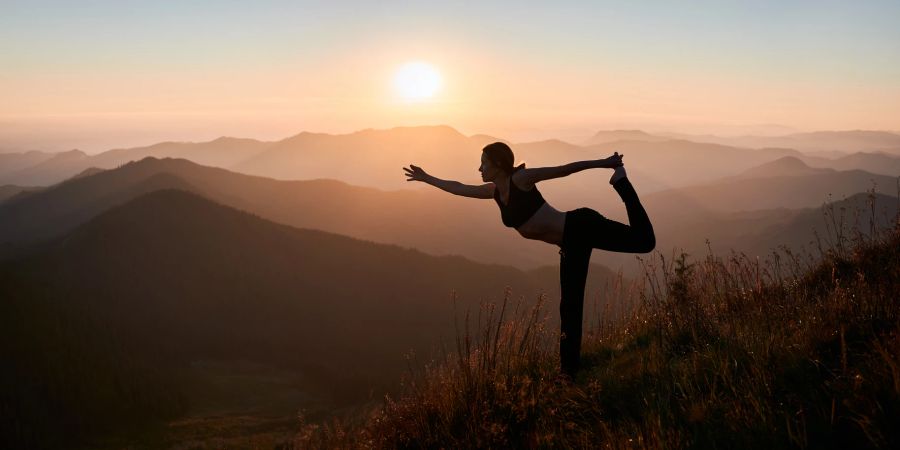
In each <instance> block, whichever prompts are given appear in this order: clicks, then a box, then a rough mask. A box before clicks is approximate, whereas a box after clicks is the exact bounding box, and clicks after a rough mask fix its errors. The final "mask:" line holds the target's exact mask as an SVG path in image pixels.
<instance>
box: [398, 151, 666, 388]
mask: <svg viewBox="0 0 900 450" xmlns="http://www.w3.org/2000/svg"><path fill="white" fill-rule="evenodd" d="M622 156H624V155H619V153H618V152H616V153H615V154H613V156H610V157H609V158H605V159H598V160H590V161H578V162H573V163H569V164H566V165H562V166H556V167H537V168H529V169H526V168H525V164H520V165H519V166H517V167H513V161H514V158H513V152H512V150H511V149H510V148H509V146H508V145H506V144H504V143H502V142H495V143H493V144H490V145H487V146H486V147H484V149H483V150H482V152H481V167H479V168H478V171H479V172H481V179H482V180H483V181H486V182H487V183H485V184H482V185H480V186H473V185H466V184H462V183H460V182H458V181H450V180H441V179H439V178H436V177H433V176H431V175H429V174H427V173H425V171H424V170H422V168H421V167H418V166H414V165H412V164H410V166H409V168H407V167H404V168H403V170H404V171H405V172H406V176H407V177H409V178H407V180H406V181H424V182H426V183H428V184H430V185H432V186H435V187H438V188H440V189H443V190H445V191H447V192H449V193H451V194H456V195H462V196H465V197H473V198H484V199H489V198H493V199H494V200H495V201H496V202H497V205H498V206H499V207H500V217H501V219H502V220H503V224H504V225H506V226H508V227H512V228H515V229H516V231H518V232H519V234H521V235H522V236H523V237H525V238H527V239H537V240H541V241H544V242H547V243H550V244H554V245H557V246H559V248H560V250H559V255H560V260H559V281H560V288H561V293H562V298H561V300H560V303H559V315H560V321H561V332H562V333H561V335H560V340H559V359H560V369H561V372H562V375H563V376H565V377H568V379H572V378H574V376H575V373H576V372H577V371H578V369H579V368H580V359H581V355H580V354H581V323H582V313H583V309H584V308H583V305H584V285H585V282H586V280H587V272H588V263H589V262H590V259H591V252H592V251H593V249H595V248H598V249H601V250H609V251H613V252H628V253H647V252H650V251H652V250H653V248H654V247H655V246H656V237H655V236H654V234H653V226H652V225H651V224H650V219H649V218H648V217H647V213H646V212H645V211H644V207H643V206H641V202H640V200H639V199H638V196H637V193H636V192H635V191H634V188H633V187H632V186H631V182H629V181H628V178H627V177H626V174H625V167H624V166H623V163H622ZM594 168H608V169H614V172H613V175H612V177H611V178H610V179H609V183H610V184H611V185H612V186H613V188H614V189H615V190H616V192H618V193H619V197H621V198H622V201H623V202H625V209H626V210H627V211H628V222H629V223H630V225H625V224H622V223H619V222H616V221H614V220H609V219H607V218H606V217H603V216H602V215H601V214H600V213H598V212H597V211H594V210H593V209H590V208H578V209H574V210H571V211H566V212H561V211H559V210H557V209H556V208H554V207H552V206H550V204H549V203H547V201H545V200H544V197H543V196H542V195H541V193H540V191H538V188H537V183H538V182H540V181H543V180H549V179H552V178H561V177H565V176H568V175H571V174H573V173H575V172H579V171H582V170H585V169H594Z"/></svg>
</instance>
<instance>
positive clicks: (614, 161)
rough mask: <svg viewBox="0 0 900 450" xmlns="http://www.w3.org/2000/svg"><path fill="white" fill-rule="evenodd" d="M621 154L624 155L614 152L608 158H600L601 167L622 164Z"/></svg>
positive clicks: (612, 166) (612, 167) (611, 167)
mask: <svg viewBox="0 0 900 450" xmlns="http://www.w3.org/2000/svg"><path fill="white" fill-rule="evenodd" d="M623 156H625V154H624V153H623V154H621V155H620V154H619V152H615V153H613V155H612V156H610V157H609V158H604V159H601V160H600V161H601V163H602V164H603V165H602V166H601V167H606V168H609V169H615V168H616V167H619V166H621V165H623V163H622V157H623Z"/></svg>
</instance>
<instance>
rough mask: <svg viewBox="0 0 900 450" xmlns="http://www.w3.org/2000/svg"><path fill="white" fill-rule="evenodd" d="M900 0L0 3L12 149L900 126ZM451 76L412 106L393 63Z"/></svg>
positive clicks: (1, 67) (1, 120)
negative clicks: (414, 131)
mask: <svg viewBox="0 0 900 450" xmlns="http://www.w3.org/2000/svg"><path fill="white" fill-rule="evenodd" d="M898 23H900V2H897V1H856V2H850V1H841V2H834V1H802V2H800V1H784V0H781V1H753V2H746V1H740V2H738V1H715V2H712V1H710V2H704V1H682V2H674V1H639V2H635V1H585V2H566V1H555V2H552V3H551V2H528V1H517V2H488V1H477V2H475V1H473V2H449V1H448V2H411V1H408V2H398V1H378V2H339V1H330V2H302V1H290V2H289V1H265V0H257V1H254V2H247V1H227V0H226V1H191V0H180V1H177V2H175V1H161V0H157V1H152V2H151V1H146V2H135V1H128V0H118V1H97V0H94V1H90V0H85V1H79V2H70V1H40V0H14V1H9V0H0V99H2V101H0V148H28V149H32V148H33V149H47V150H64V149H71V148H80V149H83V150H85V151H88V152H97V151H101V150H104V149H107V148H115V147H123V146H132V145H141V144H151V143H154V142H159V141H163V140H191V141H202V140H210V139H214V138H216V137H218V136H223V135H225V136H239V137H251V138H257V139H264V140H277V139H282V138H285V137H288V136H291V135H294V134H297V133H299V132H301V131H316V132H328V133H348V132H353V131H356V130H360V129H365V128H390V127H393V126H409V125H433V124H446V125H450V126H453V127H455V128H456V129H458V130H460V131H461V132H463V133H465V134H476V133H485V134H491V135H495V136H498V137H502V138H505V139H510V140H513V141H525V140H534V139H544V138H550V137H557V138H562V139H577V138H579V137H586V136H588V135H590V134H592V133H593V132H595V131H597V130H600V129H621V128H641V129H644V130H648V131H681V132H689V133H716V134H722V135H739V134H747V133H762V134H775V133H787V132H792V131H814V130H849V129H870V130H888V131H898V130H900V26H897V24H898ZM411 61H423V62H427V63H428V64H430V65H431V66H432V67H434V68H435V70H437V71H438V72H439V73H440V77H441V80H442V83H441V86H440V89H439V90H438V91H437V92H436V93H435V94H434V96H433V97H430V98H428V99H425V100H422V101H417V102H409V101H404V100H403V99H399V98H398V95H397V92H396V89H394V88H393V87H392V80H393V77H394V76H395V74H396V71H397V70H398V68H399V67H401V66H402V65H404V64H405V63H408V62H411Z"/></svg>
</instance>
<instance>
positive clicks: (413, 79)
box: [394, 61, 442, 102]
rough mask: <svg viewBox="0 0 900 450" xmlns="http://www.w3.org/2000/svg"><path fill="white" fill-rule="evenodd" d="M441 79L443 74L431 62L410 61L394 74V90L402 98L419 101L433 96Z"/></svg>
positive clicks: (439, 85) (438, 87) (439, 86)
mask: <svg viewBox="0 0 900 450" xmlns="http://www.w3.org/2000/svg"><path fill="white" fill-rule="evenodd" d="M441 81H442V80H441V74H440V73H439V72H438V71H437V69H435V68H434V66H432V65H431V64H428V63H425V62H421V61H415V62H409V63H406V64H404V65H403V66H401V67H400V68H399V69H398V70H397V72H396V73H395V74H394V90H395V91H396V92H397V94H398V95H399V96H400V97H401V98H402V99H404V100H406V101H410V102H417V101H422V100H426V99H428V98H431V97H433V96H434V94H435V93H436V92H437V91H438V90H439V89H440V88H441Z"/></svg>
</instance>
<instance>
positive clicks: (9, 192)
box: [0, 184, 43, 203]
mask: <svg viewBox="0 0 900 450" xmlns="http://www.w3.org/2000/svg"><path fill="white" fill-rule="evenodd" d="M41 189H43V188H40V187H34V186H16V185H13V184H7V185H5V186H0V203H3V202H5V201H7V200H9V199H11V198H14V197H16V196H17V195H19V194H27V193H28V192H35V191H38V190H41Z"/></svg>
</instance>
